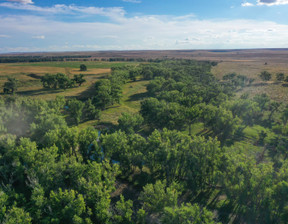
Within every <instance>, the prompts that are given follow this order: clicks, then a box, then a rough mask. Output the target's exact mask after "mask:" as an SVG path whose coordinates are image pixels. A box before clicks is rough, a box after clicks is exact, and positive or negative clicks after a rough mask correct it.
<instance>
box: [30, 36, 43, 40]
mask: <svg viewBox="0 0 288 224" xmlns="http://www.w3.org/2000/svg"><path fill="white" fill-rule="evenodd" d="M32 38H33V39H42V40H44V39H45V36H44V35H40V36H33V37H32Z"/></svg>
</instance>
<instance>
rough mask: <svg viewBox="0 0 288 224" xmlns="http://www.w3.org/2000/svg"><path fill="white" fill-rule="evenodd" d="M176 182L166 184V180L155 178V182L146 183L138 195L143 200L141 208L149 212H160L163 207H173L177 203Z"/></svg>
mask: <svg viewBox="0 0 288 224" xmlns="http://www.w3.org/2000/svg"><path fill="white" fill-rule="evenodd" d="M177 188H178V187H177V184H176V183H172V184H171V185H170V186H166V182H162V181H160V180H157V181H156V183H155V184H147V185H146V186H144V188H143V191H142V192H141V193H140V195H139V200H140V201H142V202H143V208H144V210H145V211H149V212H162V211H163V209H164V207H168V206H169V207H170V206H171V207H174V206H176V205H177V200H178V196H179V195H180V192H179V191H178V190H177Z"/></svg>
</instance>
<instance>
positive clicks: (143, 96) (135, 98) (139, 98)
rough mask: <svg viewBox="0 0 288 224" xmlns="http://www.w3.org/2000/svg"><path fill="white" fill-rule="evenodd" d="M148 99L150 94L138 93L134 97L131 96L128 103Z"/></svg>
mask: <svg viewBox="0 0 288 224" xmlns="http://www.w3.org/2000/svg"><path fill="white" fill-rule="evenodd" d="M147 97H149V94H148V92H146V93H136V94H134V95H131V96H130V97H129V99H128V100H127V101H138V100H142V99H144V98H147Z"/></svg>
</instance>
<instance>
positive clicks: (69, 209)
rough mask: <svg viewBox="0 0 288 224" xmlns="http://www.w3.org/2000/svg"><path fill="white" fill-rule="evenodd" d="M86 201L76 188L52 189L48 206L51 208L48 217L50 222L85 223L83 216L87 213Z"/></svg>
mask: <svg viewBox="0 0 288 224" xmlns="http://www.w3.org/2000/svg"><path fill="white" fill-rule="evenodd" d="M85 205H86V204H85V201H84V198H83V196H82V195H81V194H79V193H78V192H77V191H74V190H64V191H63V190H62V189H61V188H59V190H58V191H57V192H54V191H51V192H50V196H49V200H48V206H49V207H50V208H51V210H50V211H49V216H48V217H47V218H46V220H47V222H49V223H83V220H82V218H81V216H82V215H83V214H84V213H85V210H86V207H85Z"/></svg>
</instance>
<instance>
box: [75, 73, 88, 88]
mask: <svg viewBox="0 0 288 224" xmlns="http://www.w3.org/2000/svg"><path fill="white" fill-rule="evenodd" d="M83 77H84V75H83V74H79V75H74V79H73V81H74V82H75V83H77V84H78V85H79V86H81V85H82V84H83V83H84V82H86V80H85V79H84V78H83Z"/></svg>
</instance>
